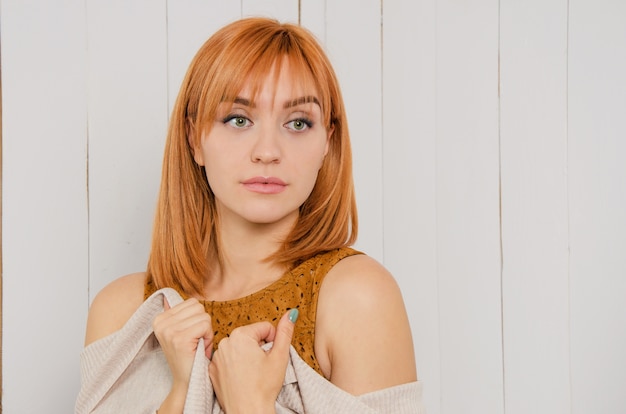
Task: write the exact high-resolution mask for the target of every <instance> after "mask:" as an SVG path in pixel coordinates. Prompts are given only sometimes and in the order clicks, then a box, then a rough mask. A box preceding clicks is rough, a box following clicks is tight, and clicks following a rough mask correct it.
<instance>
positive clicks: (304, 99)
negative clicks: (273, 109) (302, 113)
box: [283, 96, 322, 109]
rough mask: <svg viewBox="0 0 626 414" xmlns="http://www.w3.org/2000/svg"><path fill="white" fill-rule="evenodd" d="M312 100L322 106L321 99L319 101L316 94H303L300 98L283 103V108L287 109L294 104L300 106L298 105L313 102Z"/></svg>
mask: <svg viewBox="0 0 626 414" xmlns="http://www.w3.org/2000/svg"><path fill="white" fill-rule="evenodd" d="M311 102H312V103H314V104H317V106H319V107H321V106H322V105H320V101H318V100H317V98H316V97H315V96H302V97H300V98H298V99H294V100H293V101H289V102H286V103H285V105H283V108H285V109H287V108H291V107H292V106H298V105H302V104H305V103H311Z"/></svg>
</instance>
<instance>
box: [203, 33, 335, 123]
mask: <svg viewBox="0 0 626 414" xmlns="http://www.w3.org/2000/svg"><path fill="white" fill-rule="evenodd" d="M300 30H302V29H300V28H299V27H298V26H293V25H289V24H285V25H283V26H280V27H279V28H278V29H277V28H276V26H272V27H259V28H257V30H253V31H250V30H243V31H241V32H240V33H238V34H236V35H234V36H233V35H232V33H231V36H230V37H229V38H228V39H221V38H220V37H219V33H218V34H216V36H215V39H214V40H215V42H220V43H221V45H220V46H221V48H220V52H219V53H217V54H216V56H212V59H211V60H212V63H213V64H212V65H211V66H213V68H216V67H219V70H217V69H214V70H208V71H207V72H208V73H205V81H206V82H203V84H204V86H205V87H204V88H202V89H203V91H202V93H201V95H200V96H199V100H198V101H197V107H196V109H197V112H196V114H197V117H193V118H196V119H192V120H193V121H196V122H194V123H195V127H196V128H197V129H199V131H198V132H200V134H198V135H202V134H206V133H208V132H209V131H210V129H211V126H212V125H213V122H214V121H215V117H216V113H217V109H218V106H219V105H220V104H221V103H224V102H227V103H233V102H235V99H236V98H237V97H241V96H240V94H241V91H242V90H243V89H248V90H249V91H250V93H251V96H249V97H248V96H247V97H246V98H249V99H252V100H253V101H254V100H255V99H256V98H257V97H258V94H259V93H260V92H261V91H262V89H263V87H264V86H265V85H266V83H267V81H268V78H269V77H270V76H272V77H273V79H272V80H273V81H274V82H273V85H275V86H276V85H278V83H279V82H285V79H291V83H292V85H289V86H290V87H291V89H292V90H293V91H295V92H294V93H301V94H300V95H297V96H294V97H300V96H304V95H311V94H314V95H315V96H316V98H317V100H318V101H319V104H320V107H321V110H322V120H323V122H324V125H325V127H326V128H327V129H329V128H330V127H331V126H332V124H333V118H334V114H331V108H332V107H333V105H332V102H331V100H332V98H331V96H332V92H331V91H330V90H329V84H332V77H333V74H332V73H329V72H328V67H327V65H326V63H325V61H324V59H323V52H322V51H321V50H320V49H319V47H318V46H317V45H316V44H314V43H311V42H307V41H306V39H304V38H303V37H302V36H298V34H297V33H298V31H300ZM209 42H210V41H209ZM209 42H207V43H209ZM205 46H207V45H205ZM211 47H214V46H211ZM203 48H204V47H203ZM284 63H286V64H287V66H284V65H283V64H284ZM213 68H211V69H213ZM284 68H288V70H289V72H290V74H291V76H289V77H285V76H282V75H284V74H282V73H281V71H282V70H283V69H284ZM211 72H212V73H211ZM207 75H208V76H209V79H206V76H207ZM272 95H273V96H274V95H275V94H274V93H272ZM194 112H195V111H194Z"/></svg>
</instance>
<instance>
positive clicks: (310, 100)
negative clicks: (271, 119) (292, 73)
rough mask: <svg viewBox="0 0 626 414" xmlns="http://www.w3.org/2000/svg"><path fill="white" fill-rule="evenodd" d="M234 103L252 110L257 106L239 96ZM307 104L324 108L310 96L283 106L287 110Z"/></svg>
mask: <svg viewBox="0 0 626 414" xmlns="http://www.w3.org/2000/svg"><path fill="white" fill-rule="evenodd" d="M233 103H236V104H239V105H243V106H248V107H250V108H254V107H255V106H256V105H255V104H254V103H253V102H252V101H250V99H246V98H242V97H240V96H237V97H236V98H235V99H234V100H233ZM306 103H314V104H317V106H319V107H321V106H322V105H320V101H318V99H317V98H316V97H315V96H312V95H310V96H301V97H300V98H297V99H294V100H293V101H288V102H285V104H284V105H283V108H285V109H287V108H291V107H294V106H298V105H302V104H306Z"/></svg>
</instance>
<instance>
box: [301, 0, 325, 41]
mask: <svg viewBox="0 0 626 414" xmlns="http://www.w3.org/2000/svg"><path fill="white" fill-rule="evenodd" d="M299 3H300V24H301V25H302V26H304V27H306V28H307V29H309V30H310V31H311V32H313V34H314V35H315V37H317V40H318V41H319V42H320V43H321V44H322V45H326V0H300V2H299Z"/></svg>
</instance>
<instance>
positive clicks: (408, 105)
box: [382, 0, 440, 414]
mask: <svg viewBox="0 0 626 414" xmlns="http://www.w3.org/2000/svg"><path fill="white" fill-rule="evenodd" d="M435 12H436V10H435V1H434V0H420V1H414V2H410V3H407V2H405V1H397V0H396V1H385V2H384V3H383V19H384V20H383V36H382V38H383V47H382V51H383V65H382V70H383V101H382V102H383V152H382V153H383V206H384V208H383V210H384V239H383V242H384V262H385V265H386V266H387V267H388V269H389V270H390V271H391V272H392V273H393V274H394V276H395V277H396V279H397V281H398V284H399V285H400V288H401V289H402V292H403V294H404V300H405V304H406V308H407V312H408V314H409V317H410V320H411V327H412V331H413V337H414V344H415V356H416V362H417V367H418V376H419V378H420V380H422V381H424V384H426V388H425V393H424V401H425V403H426V406H427V407H428V412H429V413H431V414H437V413H439V412H440V406H439V405H440V389H439V384H440V359H439V303H438V288H437V251H436V240H437V226H436V221H437V211H436V202H437V192H436V163H435V161H436V156H437V142H436V112H435V103H436V88H435V86H436V67H435V64H436V39H435ZM409 45H410V47H409Z"/></svg>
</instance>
